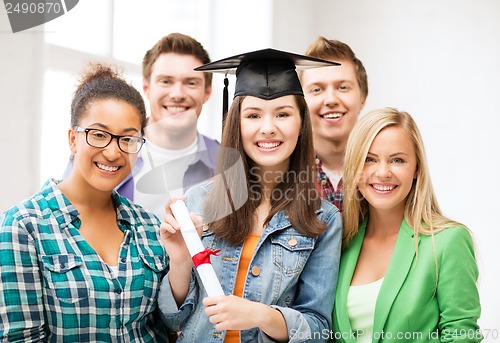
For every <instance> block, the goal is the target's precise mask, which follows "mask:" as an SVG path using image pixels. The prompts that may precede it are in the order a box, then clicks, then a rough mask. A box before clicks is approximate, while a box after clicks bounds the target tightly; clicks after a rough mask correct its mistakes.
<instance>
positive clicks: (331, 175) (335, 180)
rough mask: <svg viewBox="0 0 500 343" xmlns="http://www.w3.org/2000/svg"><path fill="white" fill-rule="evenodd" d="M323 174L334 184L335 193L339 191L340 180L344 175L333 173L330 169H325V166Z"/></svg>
mask: <svg viewBox="0 0 500 343" xmlns="http://www.w3.org/2000/svg"><path fill="white" fill-rule="evenodd" d="M323 172H324V173H325V174H326V176H327V177H328V179H329V180H330V183H331V184H332V187H333V189H334V190H335V191H337V187H338V186H339V182H340V179H341V178H342V173H341V172H335V171H331V170H330V169H327V168H325V166H324V165H323Z"/></svg>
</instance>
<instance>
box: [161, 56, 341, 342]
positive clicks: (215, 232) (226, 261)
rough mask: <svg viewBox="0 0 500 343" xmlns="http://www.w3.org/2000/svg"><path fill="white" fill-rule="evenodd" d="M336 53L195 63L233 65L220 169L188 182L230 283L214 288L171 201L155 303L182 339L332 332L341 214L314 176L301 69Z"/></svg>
mask: <svg viewBox="0 0 500 343" xmlns="http://www.w3.org/2000/svg"><path fill="white" fill-rule="evenodd" d="M331 64H332V63H331V62H325V61H322V60H318V59H315V58H310V57H305V56H301V55H295V54H290V53H285V52H282V51H277V50H272V49H266V50H259V51H255V52H252V53H247V54H243V55H239V56H234V57H230V58H227V59H224V60H221V61H217V62H213V63H211V64H207V65H205V66H202V67H200V68H198V70H204V71H227V70H230V69H231V68H236V77H237V79H236V86H235V98H234V101H233V103H232V106H231V108H230V109H229V111H228V113H227V117H226V118H225V120H224V129H223V134H222V142H221V147H222V148H221V150H220V153H219V161H218V173H219V176H218V177H215V178H214V180H213V181H210V182H207V183H205V184H202V185H200V186H196V187H194V188H192V189H190V190H189V191H188V192H187V194H186V205H187V207H188V209H189V210H190V211H191V212H192V213H193V214H192V219H193V221H194V222H195V223H197V224H198V225H197V226H198V227H199V228H198V230H199V231H200V234H201V235H202V242H203V245H204V246H205V247H207V248H209V249H212V250H220V251H219V253H218V256H213V257H212V259H211V260H212V265H213V268H214V270H215V272H216V274H217V276H218V278H219V280H220V282H221V284H222V288H223V290H224V293H225V294H226V295H222V296H212V297H207V295H206V293H205V290H204V288H203V286H202V284H201V283H200V280H199V279H198V276H197V274H196V272H195V271H194V268H193V263H192V261H191V258H190V255H189V252H188V250H187V248H186V246H185V243H184V240H183V239H182V236H181V233H180V232H179V230H180V228H179V225H178V223H177V221H176V220H175V218H174V217H173V216H172V214H171V212H170V211H169V206H167V216H166V218H165V222H164V223H163V224H162V226H161V235H162V239H163V244H164V246H165V248H166V250H167V252H168V254H169V257H170V267H169V268H170V270H169V273H168V274H167V276H166V277H165V278H164V279H163V282H162V286H161V290H160V300H159V305H160V309H161V312H162V314H163V319H164V321H165V323H166V324H167V325H168V326H169V327H170V328H171V329H173V330H177V331H180V335H179V338H178V342H209V341H210V342H303V341H312V342H323V341H326V340H327V339H328V338H329V336H330V328H331V312H332V309H333V299H334V297H335V290H336V283H337V274H338V264H339V258H340V247H341V226H342V224H341V216H340V213H339V211H338V209H337V208H336V207H334V206H333V205H331V204H329V203H328V202H326V201H323V200H321V197H320V196H319V194H318V193H317V191H316V189H315V186H314V175H315V172H314V161H313V158H314V152H313V144H312V132H311V122H310V118H309V113H308V109H307V105H306V102H305V100H304V96H303V93H302V88H301V85H300V82H299V80H298V77H297V73H296V70H295V69H296V65H297V66H301V67H313V66H314V67H317V66H326V65H331ZM235 151H236V152H237V155H238V156H240V162H241V163H242V165H243V166H244V168H243V170H242V171H241V172H239V171H238V170H237V169H238V168H234V166H235V165H236V164H237V163H235V158H234V152H235ZM222 176H223V177H222ZM198 215H199V216H198ZM202 222H203V223H204V224H205V225H204V226H203V232H202V229H201V227H202V225H201V223H202Z"/></svg>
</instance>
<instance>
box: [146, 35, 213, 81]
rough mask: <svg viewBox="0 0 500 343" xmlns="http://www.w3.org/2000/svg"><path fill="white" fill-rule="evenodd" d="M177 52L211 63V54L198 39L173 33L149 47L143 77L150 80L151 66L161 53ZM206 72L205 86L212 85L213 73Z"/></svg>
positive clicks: (203, 62)
mask: <svg viewBox="0 0 500 343" xmlns="http://www.w3.org/2000/svg"><path fill="white" fill-rule="evenodd" d="M169 52H172V53H176V54H180V55H190V56H193V57H195V58H196V59H198V60H200V62H201V63H202V64H206V63H210V56H209V55H208V52H207V51H206V50H205V48H203V45H201V43H200V42H198V41H197V40H196V39H194V38H192V37H190V36H187V35H183V34H182V33H178V32H175V33H171V34H169V35H168V36H165V37H163V38H161V39H160V40H159V41H158V42H157V43H156V44H155V45H154V46H153V47H152V48H151V49H149V50H148V51H147V52H146V54H145V55H144V58H143V59H142V77H143V78H144V79H146V80H149V78H150V77H151V68H152V67H153V64H154V63H155V62H156V60H157V59H158V57H160V55H161V54H165V53H169ZM204 74H205V88H208V87H210V86H211V85H212V73H204Z"/></svg>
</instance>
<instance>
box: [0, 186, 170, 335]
mask: <svg viewBox="0 0 500 343" xmlns="http://www.w3.org/2000/svg"><path fill="white" fill-rule="evenodd" d="M56 183H57V182H56V181H54V180H49V181H48V182H47V183H46V184H45V185H44V186H43V187H42V189H41V191H40V192H39V193H37V194H36V195H34V196H33V197H31V198H30V199H28V200H26V201H25V202H24V203H22V204H20V205H18V206H16V207H13V208H12V209H11V210H9V211H7V212H5V213H4V214H3V215H2V216H1V217H0V223H1V227H0V341H9V342H10V341H20V342H32V341H34V342H40V341H43V342H46V341H47V342H167V331H166V329H165V327H164V326H163V324H162V322H161V320H160V319H159V315H158V310H157V296H158V290H159V283H160V279H161V277H162V275H163V272H164V269H165V267H166V254H165V252H164V249H163V247H162V245H161V242H160V241H159V237H158V225H159V222H158V219H157V218H156V217H154V215H152V214H149V213H147V212H146V211H144V210H143V209H142V208H141V207H139V206H137V205H134V204H132V203H130V202H129V201H128V200H127V199H126V198H124V197H122V196H120V195H119V194H118V193H116V192H113V199H114V201H115V204H116V208H117V218H118V226H119V228H120V230H122V231H123V232H124V234H125V237H124V240H123V243H122V246H121V248H120V252H119V259H118V274H117V277H115V276H113V274H112V272H111V270H110V268H109V267H108V265H107V264H105V263H104V262H103V261H102V260H101V258H100V257H99V256H98V255H97V253H96V252H95V251H94V250H93V249H92V248H91V247H90V245H89V244H88V243H87V242H86V241H85V239H84V238H83V237H82V236H81V235H80V233H79V227H80V223H81V222H80V219H79V218H78V211H77V210H76V209H75V207H73V205H71V203H70V202H69V201H68V199H67V198H66V197H65V196H64V195H63V194H62V193H61V191H60V190H59V188H58V187H57V185H56Z"/></svg>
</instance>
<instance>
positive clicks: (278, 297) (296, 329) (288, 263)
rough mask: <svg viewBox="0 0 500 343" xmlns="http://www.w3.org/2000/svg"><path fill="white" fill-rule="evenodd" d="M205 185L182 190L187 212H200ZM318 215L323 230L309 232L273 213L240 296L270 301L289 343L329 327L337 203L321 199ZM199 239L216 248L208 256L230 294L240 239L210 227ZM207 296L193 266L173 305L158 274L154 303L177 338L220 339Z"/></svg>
mask: <svg viewBox="0 0 500 343" xmlns="http://www.w3.org/2000/svg"><path fill="white" fill-rule="evenodd" d="M209 188H210V184H205V185H201V186H197V187H194V188H192V189H191V190H190V191H188V192H187V193H186V196H187V200H186V205H187V207H188V209H189V211H190V212H194V213H198V214H200V215H202V216H203V202H204V198H205V196H206V194H207V192H208V190H209ZM317 216H318V217H319V219H320V220H321V221H323V222H324V223H325V224H326V227H327V230H326V231H325V232H323V233H322V234H321V235H319V236H317V237H309V236H305V235H304V234H302V233H300V232H299V231H298V230H297V229H296V228H294V227H293V226H292V225H291V223H290V221H289V220H288V218H287V216H286V215H285V213H284V212H278V213H277V214H275V215H274V216H273V217H272V219H271V220H270V222H269V224H268V225H267V226H266V228H265V229H264V233H263V234H262V236H261V238H260V240H259V242H258V243H257V247H256V249H255V252H254V255H253V257H252V260H251V262H250V265H249V268H248V272H247V275H246V280H245V286H244V290H243V298H245V299H248V300H251V301H256V302H260V303H263V304H267V305H270V306H272V307H274V308H276V309H277V310H279V311H280V312H281V313H282V314H283V317H284V318H285V321H286V325H287V328H288V336H289V338H290V340H289V342H292V343H293V342H304V341H310V342H324V341H326V340H327V339H328V337H330V332H331V331H330V330H331V327H332V322H331V314H332V310H333V305H334V298H335V290H336V285H337V277H338V270H339V269H338V268H339V261H340V250H341V238H342V237H341V236H342V221H341V216H340V212H339V211H338V209H337V208H336V207H335V206H333V205H332V204H330V203H328V202H327V201H325V200H322V203H321V208H320V209H319V210H318V211H317ZM202 242H203V245H204V246H205V247H207V248H210V249H212V250H216V249H220V250H221V252H220V254H219V255H218V256H212V258H211V261H212V265H213V268H214V270H215V273H216V274H217V276H218V278H219V281H220V283H221V285H222V288H223V290H224V293H225V294H226V295H228V294H233V289H234V283H235V280H236V274H237V271H238V265H239V258H240V255H241V249H242V245H238V246H234V245H230V244H228V243H227V242H225V241H224V240H223V239H220V238H218V237H217V236H215V235H214V234H213V233H212V232H211V231H210V230H207V231H204V232H203V235H202ZM252 270H253V271H254V272H253V273H252ZM256 270H258V273H256V272H255V271H256ZM206 296H207V294H206V292H205V290H204V288H203V285H202V284H201V281H200V280H199V277H198V274H197V273H196V272H193V274H192V278H191V284H190V287H189V291H188V295H187V297H186V299H185V301H184V303H183V304H182V305H181V306H180V307H179V308H177V305H176V302H175V299H174V298H173V295H172V291H171V288H170V283H169V281H168V276H166V277H165V278H164V279H163V282H162V285H161V290H160V296H159V299H158V303H159V306H160V310H161V312H162V316H163V318H164V320H165V323H166V324H167V325H168V326H169V327H170V328H171V329H172V330H175V331H179V330H182V333H181V335H180V337H179V339H178V341H177V342H223V341H224V337H225V332H218V331H216V330H215V327H214V324H212V323H210V322H209V317H208V316H207V315H205V313H204V306H203V304H202V300H203V298H204V297H206ZM240 337H241V342H272V340H270V339H269V337H267V336H266V335H265V334H264V333H263V332H261V331H260V330H259V329H258V328H253V329H250V330H245V331H241V335H240Z"/></svg>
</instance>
